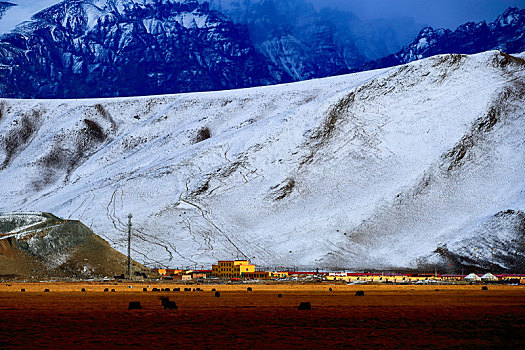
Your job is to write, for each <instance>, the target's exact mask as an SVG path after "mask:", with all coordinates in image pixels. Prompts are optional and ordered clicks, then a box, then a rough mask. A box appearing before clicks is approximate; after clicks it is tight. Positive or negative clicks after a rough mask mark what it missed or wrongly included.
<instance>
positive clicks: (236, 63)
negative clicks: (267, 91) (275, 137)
mask: <svg viewBox="0 0 525 350" xmlns="http://www.w3.org/2000/svg"><path fill="white" fill-rule="evenodd" d="M0 64H1V66H0V94H1V95H2V96H4V97H16V98H28V97H30V98H59V97H63V98H72V97H90V96H98V97H102V96H129V95H149V94H164V93H176V92H186V91H205V90H223V89H231V88H240V87H248V86H256V85H268V84H273V83H277V82H283V81H287V79H288V78H287V76H286V74H281V73H279V72H278V71H276V70H272V69H273V68H272V67H271V64H268V62H267V61H266V60H265V59H264V57H262V56H261V55H260V54H258V53H257V52H256V50H255V48H254V47H253V45H252V44H251V42H250V40H249V37H248V32H247V30H246V28H244V27H242V26H238V25H235V24H233V22H231V21H230V20H228V19H227V18H226V17H224V16H223V15H221V14H220V13H218V12H216V11H211V10H210V9H209V8H208V6H207V4H199V3H198V2H197V1H192V0H187V1H180V2H170V1H162V2H159V1H149V0H147V1H146V0H145V1H130V0H108V1H105V0H104V1H102V0H85V1H72V0H66V1H63V2H61V3H59V4H57V5H55V6H52V7H50V8H48V9H46V10H44V11H42V12H40V13H38V14H36V15H35V16H34V20H33V21H31V22H29V23H27V24H24V25H22V26H19V27H18V29H17V30H15V31H14V32H12V33H10V34H7V35H5V36H3V37H2V38H1V39H0Z"/></svg>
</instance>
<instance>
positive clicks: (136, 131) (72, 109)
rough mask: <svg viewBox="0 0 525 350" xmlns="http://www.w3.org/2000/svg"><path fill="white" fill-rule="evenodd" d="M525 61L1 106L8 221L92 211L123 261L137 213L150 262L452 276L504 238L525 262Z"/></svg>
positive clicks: (501, 255) (501, 245)
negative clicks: (451, 269) (31, 214)
mask: <svg viewBox="0 0 525 350" xmlns="http://www.w3.org/2000/svg"><path fill="white" fill-rule="evenodd" d="M524 67H525V63H524V61H523V60H522V59H519V58H515V57H512V56H508V55H505V54H502V53H499V52H495V51H493V52H486V53H483V54H478V55H474V56H459V55H444V56H436V57H432V58H429V59H425V60H422V61H417V62H413V63H411V64H408V65H406V66H401V67H394V68H391V69H386V70H378V71H370V72H363V73H357V74H353V75H346V76H340V77H334V78H327V79H320V80H312V81H308V82H301V83H294V84H288V85H280V86H273V87H262V88H253V89H245V90H235V91H223V92H209V93H191V94H183V95H167V96H156V97H137V98H119V99H99V100H30V101H18V100H3V101H2V103H1V106H0V112H1V113H0V135H1V136H0V145H1V147H0V162H1V164H2V165H1V168H0V179H1V182H2V186H1V187H0V193H1V196H2V198H4V200H3V201H2V203H1V204H0V211H13V210H23V211H27V210H31V211H38V210H40V211H44V210H45V211H52V212H55V213H57V214H58V215H60V216H62V217H66V218H67V217H71V218H76V219H80V220H82V221H84V222H85V223H86V224H87V225H88V226H90V227H92V228H93V229H94V231H95V232H96V233H97V234H99V235H101V236H102V237H104V238H105V239H106V240H108V241H109V242H110V243H111V244H112V245H113V246H114V247H115V248H117V249H118V250H120V251H124V248H125V237H126V235H125V224H126V217H127V215H128V213H132V214H133V216H134V218H133V222H134V228H135V233H136V236H135V238H134V244H133V249H134V257H135V258H136V259H137V260H138V261H140V262H144V263H147V264H149V265H169V266H194V265H201V264H202V265H205V264H209V263H211V262H213V261H215V260H216V259H225V258H235V257H243V256H246V257H248V258H250V259H252V260H253V261H254V262H255V263H256V264H259V265H285V266H302V267H316V266H326V267H346V268H392V267H417V266H426V264H437V265H440V266H446V267H448V266H449V264H453V265H455V264H461V263H463V264H472V263H473V260H474V259H473V254H474V251H473V250H472V249H471V247H477V248H479V250H478V251H477V254H478V255H479V256H478V257H477V258H476V261H477V263H478V264H486V263H487V262H488V261H490V255H487V254H486V252H487V249H488V247H492V246H495V248H496V249H497V252H496V253H495V262H496V263H497V264H498V265H499V266H500V268H507V269H509V270H512V269H515V268H516V267H517V266H518V267H521V268H522V267H523V265H520V261H523V260H520V256H521V257H523V251H524V250H523V249H522V250H518V251H517V252H518V253H512V254H514V255H512V254H511V255H512V256H510V255H509V254H510V253H508V252H509V248H508V247H509V245H511V244H513V246H516V245H519V244H523V242H524V232H523V231H524V230H523V212H524V211H525V197H524V193H525V192H524V189H525V176H524V173H523V164H525V162H524V161H525V144H524V142H523V136H522V134H523V133H522V132H521V131H522V130H524V127H525V124H524V123H525V115H524V113H525V109H524V106H525V103H523V102H524V101H523V99H524V96H525V93H524V91H523V89H524V82H525V69H524ZM206 129H207V130H208V131H209V133H210V136H211V137H209V138H206V134H207V132H205V131H203V130H206ZM505 213H510V214H505ZM489 252H490V249H489ZM516 254H517V255H516Z"/></svg>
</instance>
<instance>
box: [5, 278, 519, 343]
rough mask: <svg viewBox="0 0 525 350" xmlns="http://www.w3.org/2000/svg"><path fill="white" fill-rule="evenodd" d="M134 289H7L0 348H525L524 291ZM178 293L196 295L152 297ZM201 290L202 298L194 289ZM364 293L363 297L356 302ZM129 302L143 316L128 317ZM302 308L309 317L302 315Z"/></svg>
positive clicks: (497, 288) (100, 285)
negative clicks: (170, 304) (304, 305)
mask: <svg viewBox="0 0 525 350" xmlns="http://www.w3.org/2000/svg"><path fill="white" fill-rule="evenodd" d="M132 286H133V288H129V287H128V284H126V283H120V284H118V285H115V284H111V283H108V284H104V283H10V284H6V283H2V284H1V285H0V348H37V347H38V348H42V347H44V348H55V349H56V348H116V347H120V348H138V347H140V348H160V347H169V348H171V347H179V348H268V347H273V348H286V349H305V348H311V349H319V348H344V347H348V348H387V349H390V348H401V349H406V348H421V347H425V348H450V347H460V348H476V349H479V348H515V349H519V348H523V345H524V344H525V286H503V285H489V286H488V290H481V289H482V288H481V285H465V286H457V285H446V286H444V285H432V286H429V285H417V286H416V285H405V286H395V285H360V286H356V285H342V284H325V283H323V284H274V285H262V284H254V285H247V284H242V285H199V286H195V285H193V286H184V285H175V284H152V285H151V287H150V288H148V291H147V292H144V291H143V290H142V288H144V287H146V284H139V283H133V284H132ZM174 287H181V288H184V287H186V288H188V287H191V288H192V291H186V292H185V291H180V292H173V291H170V292H167V291H165V292H152V291H151V288H159V289H160V288H170V289H173V288H174ZM197 287H199V288H201V289H203V291H201V292H199V291H193V288H197ZM247 287H251V288H252V289H253V291H247ZM22 288H24V289H25V292H21V289H22ZM46 288H47V289H49V290H50V291H49V292H46V293H44V289H46ZM82 288H85V290H86V291H85V292H81V289H82ZM105 288H109V290H110V291H109V292H104V289H105ZM213 288H214V289H216V290H217V291H219V292H220V293H221V296H220V297H219V298H218V297H215V293H214V292H212V289H213ZM329 288H332V291H330V290H329ZM111 289H115V292H111ZM357 290H362V291H364V292H365V296H362V297H356V296H355V292H356V291H357ZM278 294H282V297H281V298H278ZM160 297H169V298H170V300H172V301H175V302H176V303H177V306H178V309H177V310H164V308H163V307H162V306H161V300H160ZM131 301H139V302H140V303H141V305H142V307H143V309H142V310H128V304H129V302H131ZM304 301H309V302H310V303H311V305H312V309H311V310H308V311H300V310H298V309H297V306H298V305H299V303H300V302H304Z"/></svg>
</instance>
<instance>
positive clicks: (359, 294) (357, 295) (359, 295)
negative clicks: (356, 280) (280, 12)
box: [355, 290, 365, 297]
mask: <svg viewBox="0 0 525 350" xmlns="http://www.w3.org/2000/svg"><path fill="white" fill-rule="evenodd" d="M355 296H356V297H364V296H365V292H364V291H362V290H358V291H357V292H355Z"/></svg>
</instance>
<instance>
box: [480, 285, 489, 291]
mask: <svg viewBox="0 0 525 350" xmlns="http://www.w3.org/2000/svg"><path fill="white" fill-rule="evenodd" d="M481 290H489V287H487V286H483V287H481Z"/></svg>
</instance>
